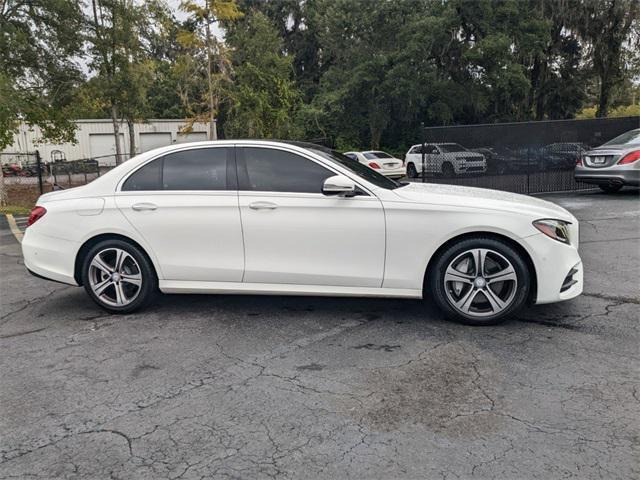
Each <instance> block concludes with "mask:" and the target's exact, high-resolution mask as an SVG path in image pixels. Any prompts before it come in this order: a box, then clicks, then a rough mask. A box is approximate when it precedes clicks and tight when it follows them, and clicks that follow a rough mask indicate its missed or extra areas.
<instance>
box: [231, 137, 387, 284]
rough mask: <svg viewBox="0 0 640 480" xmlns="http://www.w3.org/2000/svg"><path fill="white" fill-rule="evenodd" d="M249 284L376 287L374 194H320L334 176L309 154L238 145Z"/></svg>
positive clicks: (379, 215)
mask: <svg viewBox="0 0 640 480" xmlns="http://www.w3.org/2000/svg"><path fill="white" fill-rule="evenodd" d="M237 159H238V181H239V202H240V212H241V216H242V229H243V232H244V246H245V273H244V281H245V282H247V283H280V284H298V285H331V286H348V287H380V286H381V285H382V278H383V273H384V256H385V220H384V211H383V209H382V204H381V203H380V200H378V198H376V197H375V196H373V195H372V194H370V193H367V192H365V190H364V189H363V190H362V195H357V196H354V197H340V196H327V195H324V194H323V193H322V185H323V182H324V180H325V179H326V178H328V177H331V176H333V175H335V174H336V172H335V171H332V170H331V169H329V168H327V167H326V166H324V165H323V164H322V163H321V162H318V161H316V160H314V159H312V158H311V157H310V156H309V157H306V156H302V155H300V154H298V153H294V152H291V151H287V150H284V149H280V148H275V147H258V146H238V147H237Z"/></svg>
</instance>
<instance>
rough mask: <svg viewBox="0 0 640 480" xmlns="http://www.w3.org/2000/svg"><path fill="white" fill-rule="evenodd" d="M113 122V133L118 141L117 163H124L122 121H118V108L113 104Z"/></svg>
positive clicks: (116, 141)
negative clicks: (121, 141)
mask: <svg viewBox="0 0 640 480" xmlns="http://www.w3.org/2000/svg"><path fill="white" fill-rule="evenodd" d="M111 122H112V123H113V135H114V137H115V143H116V165H120V163H122V149H121V147H120V123H119V122H118V108H117V107H116V106H115V104H113V103H112V104H111Z"/></svg>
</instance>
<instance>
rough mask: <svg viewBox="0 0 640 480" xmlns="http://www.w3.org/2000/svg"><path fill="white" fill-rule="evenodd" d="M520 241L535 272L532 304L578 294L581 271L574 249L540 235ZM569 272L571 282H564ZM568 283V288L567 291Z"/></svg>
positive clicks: (582, 273)
mask: <svg viewBox="0 0 640 480" xmlns="http://www.w3.org/2000/svg"><path fill="white" fill-rule="evenodd" d="M522 240H523V243H524V244H525V247H526V248H527V250H528V251H529V254H530V256H531V259H532V261H533V265H534V268H535V271H536V278H537V292H536V296H535V303H540V304H542V303H554V302H561V301H564V300H569V299H571V298H575V297H577V296H578V295H580V294H581V293H582V289H583V285H584V268H583V266H582V260H581V259H580V255H579V254H578V249H577V247H576V246H574V245H565V244H563V243H560V242H558V241H556V240H553V239H551V238H549V237H547V236H546V235H544V234H543V233H539V234H535V235H532V236H530V237H527V238H524V239H522ZM572 270H575V272H572ZM570 272H572V275H571V282H566V280H567V275H569V273H570ZM568 283H571V285H569V287H568V288H567V284H568Z"/></svg>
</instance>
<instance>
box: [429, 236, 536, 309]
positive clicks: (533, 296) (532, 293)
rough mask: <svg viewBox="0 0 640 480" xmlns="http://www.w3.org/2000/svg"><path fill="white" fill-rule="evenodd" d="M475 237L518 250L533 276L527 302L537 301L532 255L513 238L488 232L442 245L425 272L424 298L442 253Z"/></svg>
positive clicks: (450, 240)
mask: <svg viewBox="0 0 640 480" xmlns="http://www.w3.org/2000/svg"><path fill="white" fill-rule="evenodd" d="M474 237H484V238H492V239H495V240H499V241H502V242H504V243H506V244H507V245H509V246H510V247H512V248H513V249H514V250H516V251H517V252H518V253H519V254H520V255H522V258H523V259H524V262H525V263H526V265H527V268H528V270H529V274H530V275H531V288H530V289H529V297H528V298H527V302H528V303H532V302H533V301H535V299H536V297H537V293H538V277H537V274H536V268H535V264H534V263H533V259H532V258H531V255H529V252H528V251H527V249H526V248H525V247H524V246H523V245H522V244H521V243H519V242H518V241H517V240H514V239H513V238H511V237H508V236H506V235H502V234H500V233H496V232H487V231H476V232H465V233H462V234H460V235H456V236H455V237H452V238H449V239H448V240H447V241H446V242H444V243H443V244H442V245H440V246H439V247H438V249H437V250H436V251H435V252H434V253H433V255H431V258H430V259H429V261H428V262H427V268H426V269H425V271H424V277H423V281H422V296H423V297H426V296H427V292H428V291H429V290H428V288H427V281H428V278H429V274H430V273H431V270H432V269H433V267H434V265H435V263H436V261H437V259H438V257H439V256H440V255H441V254H442V252H444V251H445V250H446V249H447V248H449V247H450V246H451V245H453V244H455V243H457V242H460V241H462V240H466V239H468V238H474Z"/></svg>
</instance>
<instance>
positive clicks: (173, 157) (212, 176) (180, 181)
mask: <svg viewBox="0 0 640 480" xmlns="http://www.w3.org/2000/svg"><path fill="white" fill-rule="evenodd" d="M228 151H229V149H228V148H199V149H196V150H184V151H182V152H176V153H170V154H169V155H166V156H165V157H164V168H163V170H162V186H163V190H226V189H227V152H228Z"/></svg>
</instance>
